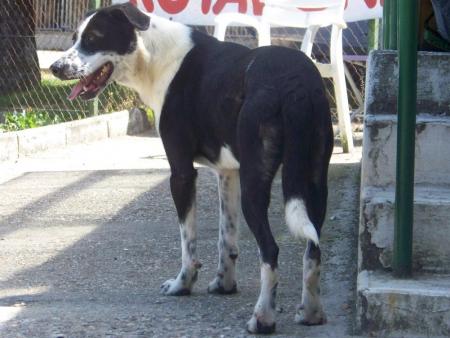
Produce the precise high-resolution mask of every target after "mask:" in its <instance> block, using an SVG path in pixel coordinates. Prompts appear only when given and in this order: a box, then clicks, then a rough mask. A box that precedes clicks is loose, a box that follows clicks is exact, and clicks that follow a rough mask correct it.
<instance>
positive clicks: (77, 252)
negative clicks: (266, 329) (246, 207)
mask: <svg viewBox="0 0 450 338" xmlns="http://www.w3.org/2000/svg"><path fill="white" fill-rule="evenodd" d="M359 158H360V154H359V153H357V154H355V155H353V156H350V155H344V154H335V155H333V164H332V166H331V169H330V199H329V200H330V203H329V212H328V216H327V222H326V225H325V229H324V231H323V238H322V242H321V243H322V250H323V253H324V259H323V273H322V277H323V286H322V294H323V301H324V304H325V309H326V311H327V314H328V324H327V325H324V326H320V327H303V326H298V325H296V324H295V323H294V322H293V317H294V310H295V306H296V304H297V303H298V302H299V299H300V293H301V289H300V288H301V264H302V263H301V255H302V253H303V250H304V243H298V242H296V241H295V240H293V239H292V237H291V236H290V235H289V234H288V231H287V229H286V227H285V223H284V220H283V209H282V204H281V189H280V179H279V177H277V178H276V180H275V183H274V191H273V199H272V204H271V221H272V225H273V231H274V234H275V237H276V239H277V241H278V243H279V245H280V287H279V296H278V306H279V308H280V313H279V314H278V322H277V335H276V336H279V337H345V336H347V335H348V334H349V333H351V332H352V323H353V315H354V313H353V311H354V292H355V275H356V255H357V252H356V236H357V217H358V192H359V183H358V179H359ZM168 175H169V171H168V166H167V162H166V161H165V157H164V152H163V150H162V147H161V143H160V141H159V139H157V138H155V137H151V136H149V135H145V137H144V136H141V137H123V138H117V139H109V140H105V141H102V142H98V143H95V144H92V145H89V146H87V145H80V146H74V147H71V148H67V149H64V150H60V151H53V152H49V153H43V154H39V155H37V156H34V157H32V158H27V159H22V160H20V161H19V162H17V163H13V164H0V193H1V195H0V196H1V197H0V260H1V263H2V264H0V337H4V338H7V337H105V336H112V337H182V336H187V337H220V336H223V337H240V336H246V333H245V331H244V327H245V322H246V321H247V320H248V319H249V317H250V315H251V311H252V308H253V305H254V302H255V301H256V298H257V294H258V288H259V272H258V252H257V248H256V245H255V241H254V239H253V237H252V236H251V234H250V233H249V231H248V229H247V226H246V225H245V222H241V223H242V231H241V241H240V248H241V253H240V257H239V263H238V289H239V293H238V294H236V295H232V296H213V295H209V294H208V293H207V292H206V288H207V284H208V282H209V281H210V280H211V279H212V278H213V276H214V274H215V268H216V240H217V233H218V228H217V221H218V211H217V205H218V199H217V190H216V187H215V177H214V175H213V174H212V173H211V172H210V171H209V170H208V169H206V168H200V169H199V180H198V187H199V188H198V190H199V193H198V218H199V219H198V221H199V225H198V228H199V243H198V251H199V258H200V260H201V262H202V263H203V268H202V270H201V273H200V275H199V281H198V283H197V285H196V286H195V290H194V293H193V295H192V296H191V297H165V296H162V295H160V294H159V286H160V284H161V283H163V282H164V281H165V280H166V279H168V278H172V277H174V276H175V274H176V273H177V272H178V268H179V263H180V259H179V256H180V249H179V231H178V226H177V223H176V214H175V210H174V207H173V204H172V201H171V197H170V192H169V182H168V177H169V176H168Z"/></svg>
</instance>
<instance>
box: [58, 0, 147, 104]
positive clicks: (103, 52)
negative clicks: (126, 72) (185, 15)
mask: <svg viewBox="0 0 450 338" xmlns="http://www.w3.org/2000/svg"><path fill="white" fill-rule="evenodd" d="M149 25H150V17H149V16H147V15H145V14H144V13H143V12H141V11H140V10H139V9H137V8H136V7H134V6H133V5H131V4H130V3H126V4H121V5H114V6H110V7H107V8H103V9H100V10H98V11H95V12H93V13H88V14H87V16H86V18H85V19H84V20H83V22H82V23H81V24H80V26H79V28H78V30H77V31H76V33H75V34H74V36H73V46H72V47H71V48H70V49H69V50H67V51H66V52H65V54H64V56H63V57H61V58H60V59H59V60H57V61H56V62H55V63H53V64H52V65H51V66H50V70H51V71H52V73H53V74H54V75H55V76H56V77H58V78H60V79H61V80H72V79H79V80H80V81H79V82H78V83H77V84H76V85H75V87H74V88H73V89H72V92H71V93H70V95H69V99H71V100H73V99H75V98H77V97H78V96H79V97H81V98H82V99H84V100H89V99H92V98H95V97H96V96H97V95H99V94H100V93H101V92H102V91H103V89H104V88H105V87H106V86H107V85H108V84H109V83H110V82H112V81H114V80H115V79H116V78H117V76H118V73H121V72H122V70H121V67H124V64H125V63H126V59H127V58H128V57H130V55H132V54H133V53H134V52H135V50H136V48H137V33H136V30H140V31H143V30H147V29H148V27H149Z"/></svg>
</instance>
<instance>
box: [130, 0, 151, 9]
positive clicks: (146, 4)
mask: <svg viewBox="0 0 450 338" xmlns="http://www.w3.org/2000/svg"><path fill="white" fill-rule="evenodd" d="M133 2H135V1H132V3H133ZM142 3H143V4H144V7H145V10H146V11H147V12H153V10H154V9H155V7H154V6H153V0H142Z"/></svg>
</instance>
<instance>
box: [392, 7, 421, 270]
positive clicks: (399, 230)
mask: <svg viewBox="0 0 450 338" xmlns="http://www.w3.org/2000/svg"><path fill="white" fill-rule="evenodd" d="M398 14H399V20H398V23H399V27H398V33H399V35H398V47H399V48H398V54H399V60H398V63H399V90H398V114H397V115H398V129H397V180H396V190H395V191H396V193H395V231H394V257H393V268H394V274H395V275H396V276H398V277H408V276H411V274H412V237H413V211H414V151H415V129H416V128H415V126H416V113H417V106H416V103H417V102H416V101H417V45H418V37H417V36H418V16H419V1H418V0H399V11H398Z"/></svg>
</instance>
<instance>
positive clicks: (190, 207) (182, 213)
mask: <svg viewBox="0 0 450 338" xmlns="http://www.w3.org/2000/svg"><path fill="white" fill-rule="evenodd" d="M196 176H197V172H196V171H195V170H194V169H193V168H192V169H191V170H189V171H186V172H184V173H183V174H181V173H176V174H174V173H172V176H171V177H170V188H171V191H172V196H173V199H174V202H175V206H176V208H177V213H178V218H179V221H180V234H181V263H182V265H181V271H180V273H179V274H178V276H177V278H175V279H170V280H168V281H166V282H165V283H163V284H162V285H161V292H162V293H163V294H165V295H171V296H183V295H189V294H190V293H191V289H192V286H193V284H194V283H195V281H196V280H197V270H198V269H199V268H200V267H201V264H200V263H199V262H198V261H197V259H196V245H197V235H196V224H195V181H196Z"/></svg>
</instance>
